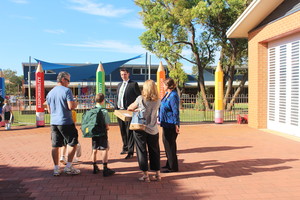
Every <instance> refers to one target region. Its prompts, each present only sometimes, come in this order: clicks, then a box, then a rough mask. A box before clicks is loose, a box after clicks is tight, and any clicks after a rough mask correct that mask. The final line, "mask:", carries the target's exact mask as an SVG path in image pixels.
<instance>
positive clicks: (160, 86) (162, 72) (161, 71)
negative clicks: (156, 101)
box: [156, 62, 166, 99]
mask: <svg viewBox="0 0 300 200" xmlns="http://www.w3.org/2000/svg"><path fill="white" fill-rule="evenodd" d="M156 77H157V90H158V96H159V97H160V99H162V98H163V97H164V95H165V91H164V83H163V82H164V80H165V79H166V73H165V69H164V66H163V64H162V62H160V63H159V67H158V69H157V72H156Z"/></svg>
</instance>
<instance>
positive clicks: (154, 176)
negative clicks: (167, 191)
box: [150, 175, 161, 182]
mask: <svg viewBox="0 0 300 200" xmlns="http://www.w3.org/2000/svg"><path fill="white" fill-rule="evenodd" d="M150 179H151V181H158V182H160V181H161V176H160V175H153V176H151V178H150Z"/></svg>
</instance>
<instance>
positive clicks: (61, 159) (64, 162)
mask: <svg viewBox="0 0 300 200" xmlns="http://www.w3.org/2000/svg"><path fill="white" fill-rule="evenodd" d="M59 162H60V163H61V164H63V165H66V164H67V160H66V158H65V157H61V158H60V160H59Z"/></svg>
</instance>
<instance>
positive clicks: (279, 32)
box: [248, 11, 300, 128]
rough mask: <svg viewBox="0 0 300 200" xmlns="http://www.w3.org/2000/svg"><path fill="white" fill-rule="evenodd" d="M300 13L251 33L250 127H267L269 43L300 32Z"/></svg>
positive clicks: (249, 44)
mask: <svg viewBox="0 0 300 200" xmlns="http://www.w3.org/2000/svg"><path fill="white" fill-rule="evenodd" d="M299 21H300V11H298V12H296V13H294V14H292V15H289V16H287V17H284V18H282V19H280V20H278V21H275V22H273V23H271V24H268V25H266V26H263V27H260V28H259V29H256V30H254V31H252V32H250V33H249V37H248V39H249V42H248V46H249V53H248V54H249V63H248V67H249V78H248V80H249V83H248V87H249V111H248V112H249V116H248V120H249V126H251V127H254V128H266V127H267V99H268V96H267V92H268V85H267V84H268V59H267V56H268V51H267V50H268V42H270V41H274V40H277V39H280V38H284V37H286V36H288V35H291V34H293V33H296V32H300V23H299Z"/></svg>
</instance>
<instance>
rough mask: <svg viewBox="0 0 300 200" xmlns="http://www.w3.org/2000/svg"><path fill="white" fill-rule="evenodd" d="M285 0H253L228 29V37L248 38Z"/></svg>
mask: <svg viewBox="0 0 300 200" xmlns="http://www.w3.org/2000/svg"><path fill="white" fill-rule="evenodd" d="M283 1H284V0H253V1H252V2H251V4H250V5H249V6H248V7H247V8H246V10H245V11H244V12H243V13H242V14H241V15H240V17H239V18H238V19H237V20H236V21H235V22H234V24H233V25H232V26H231V27H230V28H229V29H228V31H227V32H226V35H227V37H228V38H247V37H248V33H249V31H251V30H252V29H253V28H255V27H256V26H257V25H259V23H261V22H262V21H263V20H264V19H265V18H266V17H267V16H268V15H269V14H270V13H271V12H273V11H274V10H275V9H276V8H277V6H278V5H280V4H281V3H282V2H283Z"/></svg>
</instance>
